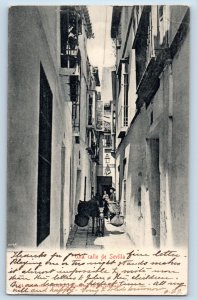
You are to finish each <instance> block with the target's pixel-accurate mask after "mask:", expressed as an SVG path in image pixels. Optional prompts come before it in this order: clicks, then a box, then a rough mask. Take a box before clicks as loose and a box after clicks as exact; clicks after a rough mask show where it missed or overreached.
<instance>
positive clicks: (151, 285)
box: [6, 5, 190, 295]
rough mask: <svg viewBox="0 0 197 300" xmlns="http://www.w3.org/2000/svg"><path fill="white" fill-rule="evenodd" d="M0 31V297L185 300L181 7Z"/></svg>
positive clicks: (80, 15) (31, 20) (89, 12)
mask: <svg viewBox="0 0 197 300" xmlns="http://www.w3.org/2000/svg"><path fill="white" fill-rule="evenodd" d="M8 23H9V45H8V162H7V165H8V179H7V182H8V186H7V274H6V283H7V287H6V289H7V293H8V294H29V295H52V294H53V295H186V294H187V289H188V285H187V282H188V144H189V34H190V9H189V8H188V7H187V6H177V5H176V6H169V5H146V6H143V5H134V6H87V5H84V6H77V5H76V6H66V5H65V6H59V7H58V6H13V7H11V8H10V9H9V22H8Z"/></svg>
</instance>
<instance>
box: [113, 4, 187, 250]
mask: <svg viewBox="0 0 197 300" xmlns="http://www.w3.org/2000/svg"><path fill="white" fill-rule="evenodd" d="M111 37H112V39H113V40H114V43H115V46H116V71H115V72H112V82H113V90H114V93H113V100H114V102H115V111H116V136H115V140H114V142H115V144H116V148H115V155H116V190H117V198H118V200H119V201H120V204H121V208H122V213H123V215H124V216H125V226H126V230H127V232H128V233H129V235H130V237H131V238H132V240H133V242H134V243H135V245H136V246H138V247H139V246H143V245H144V246H155V247H167V246H169V245H170V246H173V245H174V246H180V247H181V246H184V245H186V243H187V230H188V228H187V220H188V213H187V211H188V182H187V178H188V143H189V137H188V127H189V120H188V115H189V105H188V98H189V79H188V78H189V9H188V7H185V6H162V5H160V6H133V7H114V8H113V15H112V23H111Z"/></svg>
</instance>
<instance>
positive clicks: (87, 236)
mask: <svg viewBox="0 0 197 300" xmlns="http://www.w3.org/2000/svg"><path fill="white" fill-rule="evenodd" d="M133 246H134V244H133V243H132V241H131V239H130V238H129V236H128V235H127V233H125V231H124V227H123V226H120V227H115V226H113V225H111V224H110V222H109V221H108V220H105V234H104V236H103V237H100V236H95V235H93V234H92V227H91V221H90V222H89V224H88V225H87V226H86V227H78V226H77V225H75V226H74V227H73V228H72V230H71V232H70V234H69V238H68V241H67V245H66V248H77V249H80V248H83V249H84V248H88V249H109V250H110V249H114V248H116V249H125V248H132V247H133Z"/></svg>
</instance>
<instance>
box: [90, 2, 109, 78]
mask: <svg viewBox="0 0 197 300" xmlns="http://www.w3.org/2000/svg"><path fill="white" fill-rule="evenodd" d="M88 10H89V14H90V21H91V23H92V30H93V33H94V35H95V38H94V39H90V40H88V45H87V49H88V56H89V59H90V63H91V65H93V66H97V67H98V68H99V75H100V78H101V77H102V68H103V67H111V66H113V65H114V63H115V56H114V49H113V47H112V44H113V42H112V40H111V36H110V31H111V18H112V6H88Z"/></svg>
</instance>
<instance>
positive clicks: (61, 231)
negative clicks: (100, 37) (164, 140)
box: [7, 6, 100, 248]
mask: <svg viewBox="0 0 197 300" xmlns="http://www.w3.org/2000/svg"><path fill="white" fill-rule="evenodd" d="M92 36H93V33H92V28H91V22H90V18H89V13H88V10H87V7H85V6H81V7H80V6H70V7H69V6H65V7H64V6H63V7H42V6H40V7H39V6H37V7H12V8H11V9H10V12H9V70H8V72H9V73H8V74H9V94H8V206H7V216H8V219H7V237H8V239H7V243H8V246H10V247H22V248H34V247H39V248H40V247H42V248H53V247H54V248H59V247H65V245H66V241H67V238H68V235H69V230H70V228H72V226H73V224H74V216H75V214H76V213H77V204H78V202H79V200H80V199H81V200H89V199H90V198H91V196H92V194H94V193H95V190H96V183H97V180H96V165H97V158H98V151H99V148H98V146H99V145H98V142H97V132H96V129H95V120H96V101H97V97H98V92H97V87H98V86H99V85H100V82H99V76H98V69H97V68H96V67H92V66H91V65H90V63H89V59H88V55H87V50H86V45H87V39H89V38H92Z"/></svg>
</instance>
